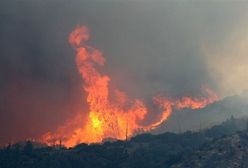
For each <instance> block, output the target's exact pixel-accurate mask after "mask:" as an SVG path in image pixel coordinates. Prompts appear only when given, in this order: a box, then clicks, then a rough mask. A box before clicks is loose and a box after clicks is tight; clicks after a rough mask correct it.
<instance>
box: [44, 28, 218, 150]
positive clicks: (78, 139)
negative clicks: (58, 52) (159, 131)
mask: <svg viewBox="0 0 248 168" xmlns="http://www.w3.org/2000/svg"><path fill="white" fill-rule="evenodd" d="M89 38H90V36H89V33H88V28H87V27H85V26H80V27H77V28H76V29H75V30H74V31H73V32H72V33H71V34H70V36H69V43H70V44H71V45H72V46H73V47H74V49H75V51H76V59H75V61H76V65H77V68H78V71H79V73H80V75H81V77H82V79H83V81H84V82H83V86H82V87H83V89H84V91H85V93H86V94H87V100H86V101H87V104H88V106H89V113H88V116H87V118H86V121H84V122H82V114H78V115H77V116H76V117H75V118H73V119H71V120H69V121H68V122H67V123H66V124H65V125H64V126H63V127H60V128H59V129H58V130H57V132H56V133H47V134H45V135H44V136H43V137H42V141H43V142H46V143H48V144H50V145H52V144H56V143H58V142H59V141H62V143H63V144H64V145H65V146H67V147H70V146H74V145H76V144H78V143H82V142H84V143H95V142H102V141H103V140H104V139H106V138H115V139H125V138H127V137H130V136H133V135H135V134H136V133H137V132H138V131H140V130H143V131H148V130H151V129H152V128H154V127H156V126H158V125H159V124H161V123H162V122H163V121H165V120H167V118H168V117H169V116H170V114H171V112H172V110H173V108H177V109H182V108H192V109H198V108H203V107H205V106H206V105H207V104H209V103H213V102H214V101H216V100H218V97H217V96H216V95H215V94H214V93H213V92H212V91H211V90H209V89H205V92H206V93H207V96H208V97H207V98H191V97H183V98H181V99H178V100H170V99H167V98H164V97H161V96H156V97H154V98H153V103H154V104H155V105H158V107H160V108H161V109H162V111H163V112H162V113H161V115H160V116H159V118H158V119H156V120H155V121H153V122H152V123H150V124H149V125H145V126H144V125H142V121H143V120H144V119H145V117H146V116H147V115H148V112H149V111H148V109H147V107H146V105H145V104H144V102H143V101H141V100H139V99H129V98H128V96H127V95H126V94H125V93H123V92H122V91H120V90H119V89H118V88H114V87H111V90H110V87H109V82H110V81H111V80H110V77H109V76H107V75H104V74H102V73H101V72H99V70H98V69H99V68H100V66H104V63H105V58H104V57H103V55H102V53H101V52H100V51H99V50H98V49H96V48H94V47H92V46H89V45H87V43H86V42H87V40H89ZM110 93H111V95H110ZM83 123H84V124H83Z"/></svg>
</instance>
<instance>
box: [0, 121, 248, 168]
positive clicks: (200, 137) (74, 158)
mask: <svg viewBox="0 0 248 168" xmlns="http://www.w3.org/2000/svg"><path fill="white" fill-rule="evenodd" d="M246 123H247V120H245V119H234V118H231V119H229V120H227V121H226V122H224V123H222V124H221V125H219V126H215V127H212V128H211V129H208V130H204V131H200V132H194V133H193V132H186V133H183V134H174V133H165V134H161V135H151V134H142V135H139V136H136V137H134V138H132V139H131V140H129V141H127V142H123V141H116V142H106V143H104V144H94V145H86V144H80V145H77V146H76V147H74V148H70V149H65V148H63V147H47V146H43V147H42V146H41V145H37V144H34V143H31V142H26V143H25V144H24V145H22V144H14V145H9V146H8V147H5V148H3V149H1V150H0V168H160V167H161V168H162V167H163V168H167V167H174V168H177V167H207V168H209V167H219V166H223V165H225V164H227V165H230V166H229V167H235V166H236V165H243V166H244V165H247V161H246V160H245V158H247V152H246V151H247V150H248V147H247V146H246V144H247V143H248V139H247V133H246V131H244V130H245V129H246V125H247V124H246ZM240 130H243V132H242V133H236V132H237V131H240Z"/></svg>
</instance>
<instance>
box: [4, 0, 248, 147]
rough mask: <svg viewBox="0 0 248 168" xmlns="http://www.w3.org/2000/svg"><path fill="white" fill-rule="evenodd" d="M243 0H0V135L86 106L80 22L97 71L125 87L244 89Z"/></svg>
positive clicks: (31, 134)
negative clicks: (78, 56)
mask: <svg viewBox="0 0 248 168" xmlns="http://www.w3.org/2000/svg"><path fill="white" fill-rule="evenodd" d="M247 18H248V2H245V1H241V0H240V1H239V0H232V1H231V0H230V1H223V0H219V1H211V0H209V1H207V0H205V1H194V0H185V1H183V0H176V1H172V0H171V1H164V0H155V1H149V0H122V1H120V0H104V1H100V0H52V1H51V0H36V1H33V0H12V1H9V0H1V2H0V93H1V94H0V144H3V143H8V142H10V141H16V140H21V139H26V138H36V137H39V136H40V135H42V134H44V133H45V132H47V131H51V130H55V129H56V128H57V127H58V125H60V124H61V123H63V122H64V121H65V120H66V119H67V118H69V117H70V116H73V115H74V114H76V113H77V112H78V111H79V109H80V110H87V107H86V105H85V103H84V102H85V101H84V100H85V97H84V95H82V88H81V85H80V84H81V82H82V81H81V78H80V76H79V74H78V72H77V69H76V66H75V62H74V51H73V49H72V48H71V46H70V45H69V44H68V35H69V33H70V32H71V31H72V30H73V29H74V28H75V27H76V26H77V25H87V26H88V27H89V30H90V34H91V40H90V44H91V45H93V46H96V47H97V48H99V49H100V50H101V51H102V52H103V54H104V57H105V58H106V65H105V69H103V71H104V72H106V73H108V74H109V75H110V76H111V82H113V83H114V84H115V85H117V86H118V87H119V88H121V89H122V90H124V91H126V92H127V93H128V95H130V96H131V97H135V98H142V99H147V98H149V97H151V96H152V95H155V94H158V93H163V94H165V95H168V96H170V97H179V96H184V95H193V96H197V95H199V94H200V90H201V88H202V86H208V87H209V88H211V89H212V90H214V91H215V92H216V93H217V94H218V95H219V96H220V97H222V98H224V97H226V96H230V95H235V94H238V93H240V92H242V91H244V90H246V89H248V85H247V82H248V74H247V73H246V72H247V71H248V56H247V55H248V23H247Z"/></svg>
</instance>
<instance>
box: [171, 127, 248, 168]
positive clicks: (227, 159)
mask: <svg viewBox="0 0 248 168" xmlns="http://www.w3.org/2000/svg"><path fill="white" fill-rule="evenodd" d="M192 167H197V168H247V167H248V131H243V132H239V133H236V134H234V135H231V136H226V137H222V138H219V139H217V140H215V141H213V142H210V143H207V144H205V145H203V146H202V147H201V148H200V149H198V150H196V151H194V152H193V153H192V154H189V155H185V156H184V157H183V159H182V160H181V162H180V163H178V164H176V165H174V166H172V168H192Z"/></svg>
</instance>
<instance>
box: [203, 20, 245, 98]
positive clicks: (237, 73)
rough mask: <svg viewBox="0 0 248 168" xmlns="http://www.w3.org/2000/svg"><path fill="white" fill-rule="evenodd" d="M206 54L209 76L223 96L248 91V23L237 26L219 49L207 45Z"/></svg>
mask: <svg viewBox="0 0 248 168" xmlns="http://www.w3.org/2000/svg"><path fill="white" fill-rule="evenodd" d="M245 16H246V18H247V15H245ZM205 52H206V60H207V63H208V64H207V65H208V69H209V74H210V75H211V77H212V79H213V80H214V81H216V82H217V83H218V86H219V92H220V93H221V94H222V95H223V96H230V95H235V94H241V93H242V92H244V91H245V90H247V89H248V85H247V84H248V74H247V72H248V26H247V23H244V22H243V21H242V22H241V23H239V24H238V25H236V26H235V28H234V30H233V32H232V33H230V34H229V35H228V36H227V37H226V38H225V40H223V41H221V43H220V47H219V48H216V47H214V46H211V45H206V48H205Z"/></svg>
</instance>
